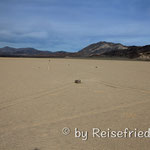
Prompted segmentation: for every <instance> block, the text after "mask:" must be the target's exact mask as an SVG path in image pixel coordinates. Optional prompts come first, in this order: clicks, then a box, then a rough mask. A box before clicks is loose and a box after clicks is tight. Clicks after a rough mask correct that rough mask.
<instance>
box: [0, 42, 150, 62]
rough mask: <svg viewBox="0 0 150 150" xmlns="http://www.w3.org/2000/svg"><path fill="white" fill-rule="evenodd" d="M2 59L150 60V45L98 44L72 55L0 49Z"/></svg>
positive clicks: (62, 52)
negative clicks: (109, 58)
mask: <svg viewBox="0 0 150 150" xmlns="http://www.w3.org/2000/svg"><path fill="white" fill-rule="evenodd" d="M0 57H61V58H64V57H87V58H88V57H104V58H105V57H114V58H116V57H119V58H129V59H141V60H150V45H146V46H125V45H122V44H120V43H111V42H98V43H94V44H91V45H89V46H87V47H85V48H83V49H82V50H80V51H78V52H75V53H71V52H65V51H57V52H51V51H41V50H37V49H34V48H13V47H8V46H6V47H3V48H0Z"/></svg>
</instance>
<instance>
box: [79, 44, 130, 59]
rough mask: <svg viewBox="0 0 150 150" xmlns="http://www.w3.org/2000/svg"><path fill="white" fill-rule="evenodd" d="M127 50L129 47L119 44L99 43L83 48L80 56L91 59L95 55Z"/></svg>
mask: <svg viewBox="0 0 150 150" xmlns="http://www.w3.org/2000/svg"><path fill="white" fill-rule="evenodd" d="M126 49H128V47H127V46H124V45H122V44H119V43H117V44H115V43H111V42H98V43H94V44H91V45H89V46H87V47H85V48H83V49H82V50H80V51H79V52H78V54H80V55H83V56H88V57H89V56H93V55H101V54H103V53H105V52H110V51H114V50H126Z"/></svg>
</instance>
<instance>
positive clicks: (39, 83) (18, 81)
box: [0, 58, 150, 150]
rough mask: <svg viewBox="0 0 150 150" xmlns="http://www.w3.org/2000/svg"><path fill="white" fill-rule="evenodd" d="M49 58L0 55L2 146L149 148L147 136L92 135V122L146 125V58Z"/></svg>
mask: <svg viewBox="0 0 150 150" xmlns="http://www.w3.org/2000/svg"><path fill="white" fill-rule="evenodd" d="M48 60H49V59H37V58H34V59H33V58H0V150H33V149H34V148H39V149H40V150H149V147H150V138H148V139H145V138H141V139H140V138H138V139H136V138H131V139H124V138H122V139H118V138H116V139H112V138H104V139H98V138H96V139H93V138H92V136H91V129H92V128H93V127H98V128H100V129H103V130H107V128H110V129H113V130H123V129H124V128H130V129H134V128H138V129H141V130H147V129H148V128H149V127H150V63H149V62H138V61H114V60H83V59H51V61H50V63H49V61H48ZM48 64H49V67H48ZM96 66H97V67H98V68H96ZM75 79H81V80H82V84H75V83H73V82H74V80H75ZM65 126H67V127H70V129H71V130H72V132H71V134H70V135H68V136H65V135H63V134H62V132H61V130H62V128H63V127H65ZM75 127H77V128H79V129H80V130H81V129H82V130H87V131H89V139H88V141H82V140H81V139H77V138H74V128H75Z"/></svg>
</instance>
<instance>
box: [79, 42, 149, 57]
mask: <svg viewBox="0 0 150 150" xmlns="http://www.w3.org/2000/svg"><path fill="white" fill-rule="evenodd" d="M77 53H78V55H79V56H80V57H119V58H129V59H142V60H150V45H146V46H124V45H122V44H120V43H111V42H98V43H94V44H91V45H89V46H87V47H85V48H83V49H82V50H80V51H79V52H77Z"/></svg>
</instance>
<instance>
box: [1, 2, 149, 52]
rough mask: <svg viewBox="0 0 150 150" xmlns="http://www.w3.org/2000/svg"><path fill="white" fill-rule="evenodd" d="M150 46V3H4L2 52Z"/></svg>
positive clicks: (2, 9) (2, 5) (2, 8)
mask: <svg viewBox="0 0 150 150" xmlns="http://www.w3.org/2000/svg"><path fill="white" fill-rule="evenodd" d="M99 41H107V42H114V43H122V44H124V45H148V44H150V0H0V47H4V46H11V47H16V48H19V47H33V48H36V49H40V50H49V51H70V52H74V51H78V50H81V49H82V48H84V47H85V46H87V45H89V44H92V43H96V42H99Z"/></svg>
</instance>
